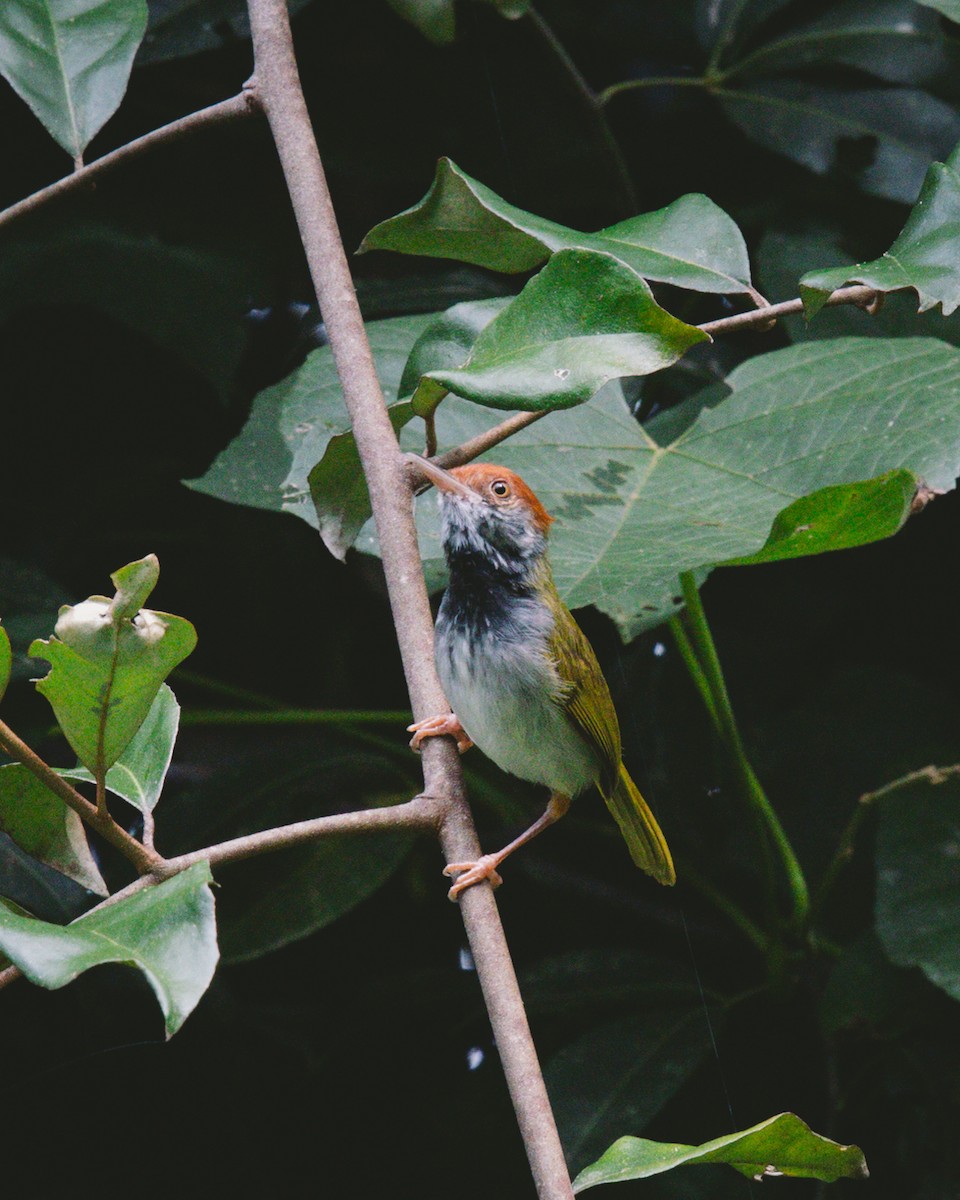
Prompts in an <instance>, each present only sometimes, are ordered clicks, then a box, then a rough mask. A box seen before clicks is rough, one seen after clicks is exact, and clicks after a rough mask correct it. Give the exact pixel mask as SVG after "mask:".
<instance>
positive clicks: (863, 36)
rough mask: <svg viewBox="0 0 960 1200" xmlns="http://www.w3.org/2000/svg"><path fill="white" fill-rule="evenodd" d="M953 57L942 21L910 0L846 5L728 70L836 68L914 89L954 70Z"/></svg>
mask: <svg viewBox="0 0 960 1200" xmlns="http://www.w3.org/2000/svg"><path fill="white" fill-rule="evenodd" d="M954 55H955V50H954V48H953V45H952V43H951V42H950V41H949V40H948V39H947V38H945V37H944V35H943V33H942V32H941V29H940V22H939V21H938V20H937V18H936V17H935V16H934V15H933V13H931V12H927V11H925V10H924V9H922V8H917V6H916V4H914V3H913V0H846V2H845V3H842V4H838V5H836V6H835V7H833V8H831V9H829V10H828V11H827V12H825V13H823V14H822V15H820V16H819V17H817V19H816V20H813V21H810V22H808V23H806V24H803V25H798V26H795V27H794V28H791V29H789V30H788V31H786V32H784V33H782V34H780V35H779V36H778V37H776V38H774V39H772V40H771V41H769V42H766V43H764V44H763V45H761V46H759V47H758V48H757V49H756V50H754V51H753V52H752V53H750V54H748V55H746V56H745V57H743V58H741V59H740V60H739V61H738V62H737V63H736V64H735V65H734V66H733V67H732V68H730V74H729V77H730V78H733V77H735V78H737V79H738V80H739V79H742V78H744V77H751V76H754V77H755V76H757V75H763V76H767V77H769V76H770V75H771V74H772V73H773V72H777V73H780V72H785V71H795V70H797V69H799V68H803V67H815V66H820V65H822V64H827V63H840V64H842V65H844V66H849V67H856V68H857V69H858V70H861V71H866V72H868V73H869V74H871V75H875V76H877V77H878V78H880V79H884V80H888V81H889V82H891V83H905V84H913V85H917V84H920V83H924V82H926V81H927V80H930V79H933V78H935V77H936V75H937V74H939V73H941V72H944V71H946V70H947V69H948V68H949V67H950V66H952V65H954Z"/></svg>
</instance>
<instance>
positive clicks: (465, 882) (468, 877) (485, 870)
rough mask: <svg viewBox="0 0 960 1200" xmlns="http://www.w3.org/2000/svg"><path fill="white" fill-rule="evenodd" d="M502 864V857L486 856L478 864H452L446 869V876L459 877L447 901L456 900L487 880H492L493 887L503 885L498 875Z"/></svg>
mask: <svg viewBox="0 0 960 1200" xmlns="http://www.w3.org/2000/svg"><path fill="white" fill-rule="evenodd" d="M500 862H501V855H499V854H484V855H483V856H482V857H481V858H478V859H477V861H476V862H465V863H450V864H449V865H448V866H446V867H444V869H443V873H444V875H456V877H457V879H456V882H455V883H454V885H453V887H452V888H451V889H450V891H449V892H447V899H449V900H456V899H457V897H458V896H459V895H460V893H461V892H462V891H463V890H464V889H465V888H468V887H473V885H474V884H475V883H483V881H484V880H485V879H489V880H490V886H491V887H499V886H500V884H501V883H503V880H502V879H501V878H500V876H499V875H498V874H497V867H498V866H499V865H500Z"/></svg>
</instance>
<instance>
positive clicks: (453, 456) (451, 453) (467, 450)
mask: <svg viewBox="0 0 960 1200" xmlns="http://www.w3.org/2000/svg"><path fill="white" fill-rule="evenodd" d="M549 412H550V409H546V408H544V409H541V410H540V412H520V413H514V415H513V416H512V417H507V419H506V420H505V421H501V422H500V424H499V425H494V426H493V428H492V429H487V430H485V431H484V432H483V433H478V434H477V436H476V437H473V438H470V440H469V441H466V442H462V443H461V444H460V445H459V446H457V447H455V448H454V449H453V450H447V451H445V452H444V453H443V454H438V455H437V456H436V457H435V458H434V459H433V460H432V461H433V462H435V463H436V464H437V466H438V467H443V468H444V469H445V470H448V471H449V469H450V468H451V467H461V466H463V464H464V463H468V462H471V461H472V460H473V459H475V458H477V457H479V456H480V455H481V454H484V453H485V452H486V451H487V450H492V449H493V447H494V446H499V445H500V443H501V442H505V441H506V440H507V438H508V437H513V435H514V434H515V433H519V432H520V430H521V429H526V427H527V426H528V425H532V424H533V423H534V421H539V420H540V418H541V417H545V416H547V414H548V413H549Z"/></svg>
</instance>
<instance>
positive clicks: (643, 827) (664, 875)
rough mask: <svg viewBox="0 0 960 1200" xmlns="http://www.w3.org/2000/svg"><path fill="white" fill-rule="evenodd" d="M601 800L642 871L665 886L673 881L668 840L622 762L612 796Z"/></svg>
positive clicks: (675, 876) (673, 875)
mask: <svg viewBox="0 0 960 1200" xmlns="http://www.w3.org/2000/svg"><path fill="white" fill-rule="evenodd" d="M604 800H606V802H607V808H609V809H610V811H611V812H612V813H613V815H614V816H615V817H616V819H617V824H618V825H619V826H620V832H621V833H622V834H623V840H624V841H625V842H626V843H627V847H628V848H629V850H630V857H631V858H632V859H633V861H634V862H635V863H636V864H637V866H638V867H639V868H640V869H641V871H646V872H647V874H648V875H652V876H653V877H654V879H655V880H656V881H657V883H663V884H666V886H667V887H669V886H670V885H671V884H674V883H676V882H677V873H676V871H675V870H674V867H673V859H672V857H671V856H670V848H669V846H668V845H667V839H666V838H665V837H664V836H663V830H662V829H661V828H660V826H659V825H658V824H657V818H656V817H655V816H654V815H653V813H652V812H651V811H650V806H649V804H647V802H646V800H644V798H643V797H642V796H641V795H640V792H639V791H638V789H637V785H636V784H635V783H634V782H633V780H632V779H631V778H630V776H629V775H628V774H627V768H626V767H625V766H624V765H623V763H621V764H620V775H619V778H618V780H617V786H616V787H615V788H614V790H613V793H612V794H611V795H609V796H604Z"/></svg>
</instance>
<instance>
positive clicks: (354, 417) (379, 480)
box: [248, 0, 573, 1200]
mask: <svg viewBox="0 0 960 1200" xmlns="http://www.w3.org/2000/svg"><path fill="white" fill-rule="evenodd" d="M248 10H249V13H250V28H251V33H252V37H253V50H254V60H255V64H256V77H257V90H258V94H259V96H260V100H261V103H262V105H263V108H264V111H265V113H266V115H267V120H268V121H269V123H270V129H271V132H272V134H273V139H274V142H275V144H276V147H277V153H278V155H279V158H280V163H281V166H282V168H283V173H284V177H285V179H286V183H287V188H288V190H289V193H290V200H291V203H292V205H293V210H294V215H295V216H296V220H297V224H298V226H299V229H300V236H301V238H302V240H303V246H304V251H305V253H306V258H307V265H308V267H309V270H310V274H311V278H312V280H313V284H314V287H315V289H316V293H317V300H318V301H319V304H320V311H321V313H322V315H323V319H324V322H325V325H326V329H327V334H328V336H329V339H330V346H331V350H332V353H333V358H334V362H335V364H336V367H337V372H338V374H339V377H340V383H341V387H342V389H343V397H344V402H345V404H346V406H347V410H348V412H349V414H350V420H351V424H352V427H353V433H354V437H355V439H356V443H357V450H358V452H359V455H360V461H361V464H362V466H363V471H364V475H365V477H366V480H367V486H368V490H369V493H370V503H371V507H372V509H373V515H374V520H375V522H376V526H377V534H378V537H379V540H380V547H381V552H382V563H383V571H384V578H385V580H386V584H387V591H388V594H389V597H390V604H391V608H392V610H393V618H394V625H395V627H396V631H397V641H398V645H399V649H400V655H401V659H402V661H403V667H404V673H405V676H406V680H407V688H408V691H409V694H410V701H411V708H412V710H413V715H414V717H415V718H416V719H418V720H419V719H422V718H424V717H427V716H429V715H431V714H433V713H436V712H441V711H445V710H446V709H447V707H448V706H447V704H446V698H445V697H444V695H443V690H442V688H441V686H440V682H439V680H438V679H437V674H436V668H435V667H434V663H433V621H432V617H431V613H430V604H429V600H428V597H427V589H426V584H425V582H424V577H423V568H422V564H421V561H420V552H419V548H418V546H417V537H416V527H415V525H414V522H413V509H412V492H411V487H410V483H409V480H408V478H407V473H406V460H405V457H404V455H403V454H402V452H401V450H400V447H399V444H398V442H397V438H396V434H395V432H394V430H393V426H392V425H391V423H390V418H389V416H388V414H387V410H386V406H385V404H384V401H383V393H382V391H381V388H380V384H379V381H378V379H377V373H376V369H375V366H374V362H373V356H372V354H371V351H370V345H369V342H368V341H367V337H366V331H365V329H364V324H363V317H362V315H361V313H360V308H359V306H358V304H357V299H356V294H355V292H354V288H353V281H352V279H351V277H350V270H349V267H348V265H347V260H346V255H345V253H344V250H343V244H342V242H341V240H340V236H339V232H338V230H337V222H336V215H335V213H334V210H333V204H332V202H331V199H330V194H329V190H328V188H327V184H326V179H325V177H324V172H323V166H322V164H321V161H320V155H319V153H318V151H317V145H316V140H315V138H314V136H313V130H312V128H311V125H310V117H309V114H308V112H307V107H306V103H305V101H304V98H303V91H302V89H301V86H300V79H299V73H298V70H297V63H296V58H295V56H294V51H293V38H292V35H291V32H290V21H289V17H288V14H287V8H286V4H285V2H284V0H248ZM423 768H424V784H425V786H424V793H425V794H427V795H430V796H433V797H436V798H437V800H438V801H439V802H440V803H441V804H442V806H443V816H442V820H441V825H440V844H441V847H442V849H443V852H444V854H445V856H446V858H447V861H448V862H456V861H468V860H472V859H476V858H477V857H478V856H479V850H480V847H479V843H478V840H477V835H476V831H475V829H474V827H473V821H472V818H471V816H470V810H469V808H468V806H467V803H466V797H465V795H464V790H463V774H462V772H461V770H460V763H459V756H458V755H457V752H456V748H455V746H454V744H453V741H452V739H450V738H431V739H430V740H429V741H428V742H427V744H426V745H425V746H424V752H423ZM459 904H460V911H461V914H462V916H463V922H464V926H465V928H466V932H467V938H468V940H469V942H470V948H471V951H472V953H473V958H474V962H475V964H476V968H477V975H478V978H479V980H480V984H481V987H482V989H483V993H484V997H485V1000H486V1002H487V1011H488V1013H489V1016H490V1021H491V1025H492V1027H493V1033H494V1038H495V1040H496V1043H497V1049H498V1050H499V1052H500V1060H501V1062H502V1064H503V1070H504V1075H505V1077H506V1081H507V1086H508V1089H509V1091H510V1096H511V1099H512V1100H513V1104H514V1109H515V1111H516V1114H517V1121H518V1124H519V1126H520V1131H521V1134H522V1136H523V1140H524V1144H525V1146H526V1150H527V1156H528V1159H529V1161H530V1167H531V1171H532V1174H533V1178H534V1183H535V1186H536V1189H537V1193H538V1196H539V1197H540V1198H541V1200H571V1198H572V1196H573V1190H572V1187H571V1184H570V1176H569V1173H568V1171H567V1167H566V1163H565V1161H564V1157H563V1148H562V1146H561V1144H560V1139H559V1136H558V1134H557V1129H556V1122H555V1120H554V1117H553V1112H552V1109H551V1107H550V1102H549V1099H548V1097H547V1091H546V1087H545V1085H544V1082H543V1076H542V1073H541V1071H540V1065H539V1062H538V1060H537V1054H536V1050H535V1048H534V1045H533V1040H532V1038H531V1036H530V1029H529V1026H528V1024H527V1019H526V1015H525V1012H524V1007H523V1001H522V999H521V997H520V991H519V988H518V986H517V980H516V973H515V971H514V968H513V963H512V961H511V958H510V952H509V949H508V947H507V943H506V939H505V937H504V934H503V928H502V926H501V924H500V917H499V914H498V912H497V906H496V901H495V899H494V896H493V892H492V890H491V888H490V887H489V885H488V884H486V883H483V884H478V885H477V886H476V887H472V888H468V889H467V890H466V891H465V892H464V893H463V894H462V896H461V898H460V901H459Z"/></svg>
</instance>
